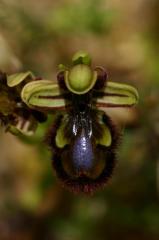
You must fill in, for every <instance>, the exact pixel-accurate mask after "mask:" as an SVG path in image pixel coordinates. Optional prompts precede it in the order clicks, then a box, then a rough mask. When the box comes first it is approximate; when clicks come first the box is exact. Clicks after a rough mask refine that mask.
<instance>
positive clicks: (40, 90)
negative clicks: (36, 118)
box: [21, 80, 65, 109]
mask: <svg viewBox="0 0 159 240" xmlns="http://www.w3.org/2000/svg"><path fill="white" fill-rule="evenodd" d="M21 98H22V100H23V102H25V103H26V104H27V105H28V106H30V107H31V106H32V107H35V108H40V109H42V108H44V109H45V108H50V109H54V108H64V107H65V100H64V98H63V95H62V93H61V91H60V88H59V86H58V84H56V83H53V81H51V80H39V81H32V82H30V83H28V84H26V85H25V86H24V88H23V89H22V92H21Z"/></svg>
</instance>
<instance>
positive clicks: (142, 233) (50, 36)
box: [0, 0, 159, 240]
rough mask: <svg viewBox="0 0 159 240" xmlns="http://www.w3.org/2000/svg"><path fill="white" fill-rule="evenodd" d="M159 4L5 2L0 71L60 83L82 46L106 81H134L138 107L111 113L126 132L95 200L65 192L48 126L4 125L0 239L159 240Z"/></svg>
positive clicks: (0, 19)
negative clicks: (14, 130)
mask: <svg viewBox="0 0 159 240" xmlns="http://www.w3.org/2000/svg"><path fill="white" fill-rule="evenodd" d="M158 9H159V2H158V0H153V1H148V0H134V1H127V0H123V1H118V0H100V1H95V0H92V1H91V0H89V1H84V0H82V1H81V0H76V1H73V0H60V1H52V0H45V1H44V0H35V1H31V0H28V1H24V0H1V1H0V69H1V70H3V71H6V72H7V73H14V72H17V71H22V70H25V71H26V70H28V69H30V70H32V71H33V72H35V73H36V75H39V76H43V77H46V78H49V79H55V77H56V73H57V66H58V64H59V63H60V62H63V63H66V62H68V60H69V59H70V56H72V54H73V53H74V52H75V51H77V50H79V49H83V50H86V51H88V52H89V53H90V55H91V56H92V59H94V65H102V66H105V67H106V68H107V69H108V73H109V78H110V79H112V80H113V81H119V82H120V81H121V82H122V81H123V82H127V83H131V84H132V85H133V84H134V86H135V87H137V88H138V90H139V94H140V103H139V105H138V106H137V108H135V109H133V110H131V111H130V110H129V111H125V110H124V111H123V110H120V109H119V110H118V112H114V111H113V110H111V109H109V114H110V115H111V116H112V118H113V119H114V120H115V121H116V122H117V123H118V124H119V125H120V126H121V128H122V129H123V133H124V134H123V141H122V144H121V146H120V148H119V152H118V166H117V168H116V171H115V174H114V176H113V179H112V182H111V183H110V184H109V185H108V186H107V187H106V188H105V189H103V190H101V191H100V192H98V193H97V194H95V195H94V196H90V197H89V196H88V197H86V196H76V195H73V194H71V193H69V192H66V191H65V190H64V189H63V188H62V187H61V186H60V185H59V184H58V182H57V179H56V178H55V177H54V175H53V172H52V169H51V161H50V153H49V151H48V150H47V147H46V146H45V145H44V144H43V135H44V132H45V130H46V129H47V128H48V126H49V125H50V124H51V117H50V119H49V120H48V122H47V123H46V124H41V125H40V126H39V128H38V131H37V132H36V135H35V136H34V137H33V138H27V139H17V138H15V137H14V136H11V135H10V134H9V133H4V131H3V129H1V136H0V153H1V154H0V233H1V234H0V239H2V240H10V239H11V240H12V239H13V240H17V239H18V240H19V239H20V240H23V239H25V240H31V239H42V240H44V239H47V240H48V239H55V240H68V239H69V240H71V239H76V240H83V239H91V240H96V239H99V240H105V239H108V240H111V239H117V238H121V239H123V240H124V239H126V240H127V239H130V240H138V239H143V240H149V239H151V240H157V239H159V150H158V149H159V54H158V50H159V31H158V29H159V21H158V17H159V12H158Z"/></svg>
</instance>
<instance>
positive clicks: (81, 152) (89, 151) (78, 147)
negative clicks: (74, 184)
mask: <svg viewBox="0 0 159 240" xmlns="http://www.w3.org/2000/svg"><path fill="white" fill-rule="evenodd" d="M72 159H73V163H74V167H75V168H76V169H77V170H86V171H87V170H90V169H91V168H92V167H93V160H94V154H93V147H92V143H91V139H90V138H89V136H88V135H87V134H86V132H85V130H82V131H81V134H79V135H78V136H77V138H76V140H75V142H74V145H73V152H72Z"/></svg>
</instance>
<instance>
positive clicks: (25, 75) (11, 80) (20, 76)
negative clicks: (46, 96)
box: [7, 71, 35, 87]
mask: <svg viewBox="0 0 159 240" xmlns="http://www.w3.org/2000/svg"><path fill="white" fill-rule="evenodd" d="M34 78H35V76H34V75H33V73H32V72H30V71H28V72H22V73H15V74H12V75H8V76H7V85H8V86H9V87H15V86H17V85H18V84H20V83H21V82H23V81H24V80H27V79H28V80H32V79H34Z"/></svg>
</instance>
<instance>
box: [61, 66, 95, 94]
mask: <svg viewBox="0 0 159 240" xmlns="http://www.w3.org/2000/svg"><path fill="white" fill-rule="evenodd" d="M96 81H97V72H96V71H92V69H91V68H90V67H89V66H87V65H84V64H78V65H76V66H74V67H73V68H71V69H70V71H65V84H66V86H67V88H68V90H69V91H70V92H73V93H75V94H78V95H81V94H85V93H87V92H88V91H90V90H91V89H92V88H93V86H94V85H95V83H96Z"/></svg>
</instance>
